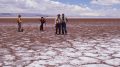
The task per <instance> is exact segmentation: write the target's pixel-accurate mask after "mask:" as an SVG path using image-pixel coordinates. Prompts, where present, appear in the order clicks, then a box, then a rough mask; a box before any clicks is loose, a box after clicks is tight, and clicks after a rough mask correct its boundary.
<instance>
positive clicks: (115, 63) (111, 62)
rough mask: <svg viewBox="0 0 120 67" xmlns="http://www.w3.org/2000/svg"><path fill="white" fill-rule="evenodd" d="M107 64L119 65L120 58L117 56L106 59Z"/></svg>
mask: <svg viewBox="0 0 120 67" xmlns="http://www.w3.org/2000/svg"><path fill="white" fill-rule="evenodd" d="M105 62H106V63H107V64H110V65H114V66H118V65H120V59H118V58H115V59H109V60H106V61H105Z"/></svg>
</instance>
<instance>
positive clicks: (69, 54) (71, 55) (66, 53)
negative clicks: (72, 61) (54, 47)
mask: <svg viewBox="0 0 120 67" xmlns="http://www.w3.org/2000/svg"><path fill="white" fill-rule="evenodd" d="M62 54H63V55H64V56H68V57H78V56H80V55H81V54H80V55H79V54H75V53H72V52H64V53H62Z"/></svg>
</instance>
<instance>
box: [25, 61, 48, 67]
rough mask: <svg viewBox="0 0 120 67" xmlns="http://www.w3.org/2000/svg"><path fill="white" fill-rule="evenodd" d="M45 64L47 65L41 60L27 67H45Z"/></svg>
mask: <svg viewBox="0 0 120 67" xmlns="http://www.w3.org/2000/svg"><path fill="white" fill-rule="evenodd" d="M43 64H47V62H46V61H43V60H40V61H34V62H33V63H31V64H29V65H28V66H25V67H45V66H44V65H43Z"/></svg>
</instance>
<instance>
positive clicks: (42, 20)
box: [40, 17, 46, 31]
mask: <svg viewBox="0 0 120 67" xmlns="http://www.w3.org/2000/svg"><path fill="white" fill-rule="evenodd" d="M40 22H41V25H40V31H44V29H43V26H44V23H46V19H45V18H44V17H41V19H40Z"/></svg>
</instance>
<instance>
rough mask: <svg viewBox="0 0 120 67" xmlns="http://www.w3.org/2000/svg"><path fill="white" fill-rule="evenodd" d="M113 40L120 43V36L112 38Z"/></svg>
mask: <svg viewBox="0 0 120 67" xmlns="http://www.w3.org/2000/svg"><path fill="white" fill-rule="evenodd" d="M111 41H112V42H116V43H120V38H114V39H111Z"/></svg>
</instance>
